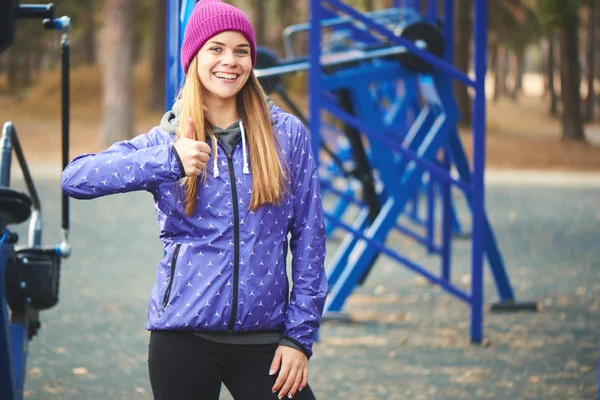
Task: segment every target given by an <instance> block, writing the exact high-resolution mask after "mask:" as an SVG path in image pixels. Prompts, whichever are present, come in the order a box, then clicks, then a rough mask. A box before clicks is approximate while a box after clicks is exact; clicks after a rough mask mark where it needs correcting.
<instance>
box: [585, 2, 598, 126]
mask: <svg viewBox="0 0 600 400" xmlns="http://www.w3.org/2000/svg"><path fill="white" fill-rule="evenodd" d="M597 13H598V7H597V6H596V1H595V0H592V1H590V3H589V8H588V34H587V36H588V39H587V86H588V94H587V98H586V99H585V120H586V121H588V122H592V121H593V120H594V114H595V108H596V96H595V94H596V93H595V89H594V78H595V72H596V71H595V70H596V51H595V49H596V41H597V37H596V35H597V33H598V32H597V29H596V14H597Z"/></svg>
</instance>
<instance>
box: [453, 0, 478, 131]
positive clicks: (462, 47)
mask: <svg viewBox="0 0 600 400" xmlns="http://www.w3.org/2000/svg"><path fill="white" fill-rule="evenodd" d="M454 4H455V15H456V24H455V27H456V29H455V33H454V35H455V36H454V41H455V47H454V49H455V50H454V64H455V65H456V67H457V68H458V69H459V70H461V71H463V72H466V73H468V72H469V68H470V66H471V36H472V30H473V27H472V17H471V10H472V8H473V7H472V5H473V0H464V1H457V2H455V3H454ZM454 94H455V96H456V102H457V104H458V108H459V110H460V124H461V125H467V126H468V125H471V98H470V96H469V91H468V88H467V86H465V85H464V84H462V83H458V82H456V83H455V85H454Z"/></svg>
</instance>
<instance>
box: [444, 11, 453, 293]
mask: <svg viewBox="0 0 600 400" xmlns="http://www.w3.org/2000/svg"><path fill="white" fill-rule="evenodd" d="M444 42H445V43H446V48H445V52H444V59H445V60H446V61H447V62H449V63H452V62H453V60H454V0H445V1H444ZM442 168H443V169H444V170H445V171H447V172H448V173H449V172H450V151H449V148H448V146H445V147H444V151H443V154H442ZM442 204H443V216H442V246H441V247H442V257H441V258H442V279H445V280H446V281H448V282H449V281H450V280H451V278H452V273H451V265H452V263H451V260H452V238H451V235H452V187H451V186H450V184H449V183H448V182H446V181H444V182H442Z"/></svg>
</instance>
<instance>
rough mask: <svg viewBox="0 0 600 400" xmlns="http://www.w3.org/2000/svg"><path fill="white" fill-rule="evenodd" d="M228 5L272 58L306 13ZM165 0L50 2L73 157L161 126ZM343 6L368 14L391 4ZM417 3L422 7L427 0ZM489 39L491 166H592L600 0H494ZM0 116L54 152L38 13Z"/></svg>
mask: <svg viewBox="0 0 600 400" xmlns="http://www.w3.org/2000/svg"><path fill="white" fill-rule="evenodd" d="M472 1H473V0H455V7H456V10H455V18H456V24H455V26H456V31H455V37H454V44H455V65H456V67H457V68H459V69H461V70H463V71H469V70H470V68H471V65H472V51H473V46H472V43H473V41H472V39H473V38H472V24H473V15H472V10H473V7H472ZM228 2H229V3H231V4H233V5H235V6H237V7H239V8H241V9H242V10H244V11H245V12H246V13H247V14H248V15H249V17H250V18H251V20H252V22H253V24H254V26H255V29H256V35H257V42H258V44H259V45H261V46H266V47H269V48H271V49H273V50H274V51H275V52H276V53H277V54H278V55H279V56H282V55H283V49H282V40H281V38H282V32H283V29H284V28H285V27H286V26H289V25H292V24H297V23H301V22H306V21H307V20H308V4H309V2H308V1H306V0H229V1H228ZM22 3H25V2H22ZM27 3H46V2H43V1H36V0H30V1H27ZM166 3H167V2H166V0H136V1H134V0H56V1H54V5H55V7H56V10H57V12H56V15H57V16H62V15H68V16H69V17H70V18H71V22H72V30H71V32H70V41H71V46H72V71H71V112H72V114H71V121H72V142H71V143H72V145H71V156H74V155H76V154H79V153H83V152H94V151H99V150H102V149H104V148H106V147H107V146H109V145H110V144H111V143H113V142H115V141H117V140H122V139H127V138H131V137H133V136H135V135H137V134H140V133H143V132H146V131H148V130H149V129H150V128H151V127H152V126H154V125H156V124H158V121H159V118H160V116H161V115H162V113H163V112H164V86H165V81H164V76H165V40H166V37H165V34H166V21H165V18H166ZM347 3H349V4H351V5H353V6H355V7H356V8H358V9H360V10H362V11H369V10H374V9H382V8H386V7H390V6H391V3H392V1H391V0H354V1H350V0H349V1H347ZM421 3H423V4H422V6H423V7H424V8H425V7H426V5H427V2H426V1H421ZM438 3H439V4H440V6H441V4H442V3H443V1H438ZM295 44H296V45H297V51H298V52H300V53H301V52H302V51H305V50H306V41H305V40H303V38H300V39H299V40H298V41H297V42H296V43H295ZM488 46H489V47H488V79H487V82H488V84H487V88H488V90H487V94H488V110H487V111H488V112H487V132H488V139H487V165H488V167H492V168H511V169H561V170H577V171H599V170H600V122H599V121H600V10H598V5H597V0H569V1H563V0H498V1H489V43H488ZM285 83H286V87H287V88H288V90H289V93H290V95H291V97H292V98H293V99H295V100H296V102H297V103H298V104H299V106H300V108H301V109H302V110H306V98H307V93H306V74H304V73H297V74H294V75H290V76H287V77H286V78H285ZM455 95H456V99H457V102H458V104H459V107H460V109H461V115H462V120H461V129H460V130H461V136H462V137H463V143H464V145H465V147H466V148H467V150H469V148H470V144H471V141H472V140H471V138H470V128H469V126H470V120H471V104H470V103H471V97H470V93H469V91H468V90H467V89H466V87H464V86H463V85H456V87H455ZM274 97H275V101H277V96H276V95H275V96H274ZM279 103H281V102H279ZM284 108H285V107H284ZM0 120H2V121H3V122H4V121H7V120H11V121H13V122H14V123H15V125H16V127H17V130H18V131H19V136H20V138H21V141H22V142H23V147H24V148H25V151H26V153H27V156H28V159H30V160H32V161H34V162H36V161H37V162H41V163H46V162H54V161H56V160H58V159H59V157H60V155H59V154H60V34H59V33H52V32H48V31H44V30H43V28H42V25H41V23H40V22H39V21H19V22H18V25H17V30H16V38H15V43H14V44H13V46H12V47H11V48H9V49H8V50H7V51H5V52H4V53H2V54H0Z"/></svg>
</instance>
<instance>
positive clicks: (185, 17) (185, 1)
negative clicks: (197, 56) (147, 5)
mask: <svg viewBox="0 0 600 400" xmlns="http://www.w3.org/2000/svg"><path fill="white" fill-rule="evenodd" d="M196 3H197V0H181V10H180V13H179V48H180V49H181V45H182V44H183V37H184V34H185V27H186V26H187V23H188V21H189V19H190V15H192V11H193V10H194V6H195V5H196ZM184 81H185V74H184V73H183V68H180V69H179V81H178V87H181V86H182V85H183V82H184Z"/></svg>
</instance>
